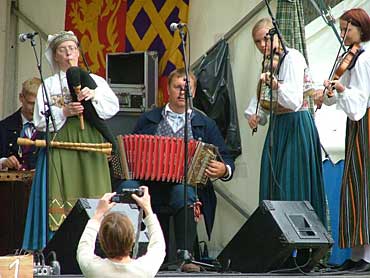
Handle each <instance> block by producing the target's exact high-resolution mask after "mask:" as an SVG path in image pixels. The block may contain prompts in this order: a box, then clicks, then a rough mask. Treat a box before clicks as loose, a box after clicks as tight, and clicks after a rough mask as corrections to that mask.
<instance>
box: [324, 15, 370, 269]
mask: <svg viewBox="0 0 370 278" xmlns="http://www.w3.org/2000/svg"><path fill="white" fill-rule="evenodd" d="M339 19H340V22H339V23H340V30H341V37H342V38H344V45H346V46H349V47H350V48H351V52H352V51H353V53H354V55H353V56H352V54H347V55H349V56H348V57H353V58H352V60H351V63H349V64H348V67H347V68H346V70H345V71H344V73H343V75H342V76H341V77H340V79H339V80H334V81H332V80H325V81H324V86H325V87H326V88H327V91H329V92H332V93H328V94H325V96H324V103H325V104H326V105H332V104H336V106H337V107H338V108H339V109H341V110H343V111H344V113H346V115H347V126H346V141H345V162H344V164H345V165H344V173H343V178H342V188H341V200H340V220H339V221H340V222H339V246H340V247H341V248H348V247H351V248H352V257H351V259H349V260H347V261H345V262H344V264H343V265H342V266H341V267H340V269H341V270H348V269H349V270H351V271H356V272H363V271H370V147H369V132H370V116H369V111H370V108H369V107H370V17H369V15H368V14H367V13H366V12H365V11H364V10H363V9H360V8H355V9H351V10H348V11H346V12H345V13H344V14H343V15H342V16H341V17H340V18H339ZM348 53H350V52H348ZM342 65H344V64H342ZM343 69H344V68H343ZM329 95H330V96H331V95H333V96H331V97H329Z"/></svg>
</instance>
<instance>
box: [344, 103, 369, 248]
mask: <svg viewBox="0 0 370 278" xmlns="http://www.w3.org/2000/svg"><path fill="white" fill-rule="evenodd" d="M369 111H370V108H368V110H367V112H366V114H365V116H364V117H363V118H362V119H361V120H360V121H351V120H350V119H347V129H346V154H345V161H344V173H343V179H342V189H341V200H340V220H339V232H340V234H339V246H340V247H341V248H348V247H354V246H361V245H365V244H370V235H369V232H370V231H369V229H370V223H369V221H370V218H369V214H370V206H369V204H370V194H369V190H370V178H369V177H370V142H369V137H370V134H369V131H370V128H369V125H370V119H369Z"/></svg>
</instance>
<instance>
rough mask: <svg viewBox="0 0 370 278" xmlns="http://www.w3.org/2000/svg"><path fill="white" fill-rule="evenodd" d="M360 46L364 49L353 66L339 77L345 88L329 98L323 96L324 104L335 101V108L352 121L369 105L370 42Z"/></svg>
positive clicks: (361, 115)
mask: <svg viewBox="0 0 370 278" xmlns="http://www.w3.org/2000/svg"><path fill="white" fill-rule="evenodd" d="M361 47H362V48H363V49H364V50H365V51H364V52H363V53H362V54H361V55H360V56H359V57H358V59H357V61H356V64H355V66H354V67H353V68H352V69H351V70H347V71H345V72H344V73H343V75H342V77H341V78H340V79H339V81H340V82H341V83H342V84H343V85H344V86H345V90H344V91H343V92H342V93H338V92H336V91H335V93H334V96H333V97H331V98H328V97H327V95H325V97H324V103H325V104H326V105H333V104H335V103H336V105H337V108H338V109H341V110H343V111H344V113H346V115H347V116H348V118H350V119H351V120H353V121H358V120H360V119H362V117H363V116H364V115H365V113H366V110H367V108H368V107H370V42H366V43H361Z"/></svg>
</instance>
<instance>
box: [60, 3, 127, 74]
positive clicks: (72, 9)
mask: <svg viewBox="0 0 370 278" xmlns="http://www.w3.org/2000/svg"><path fill="white" fill-rule="evenodd" d="M126 8H127V0H67V1H66V15H65V30H68V31H69V30H70V31H73V32H74V33H75V35H76V36H77V38H78V39H79V41H80V47H81V50H82V51H83V53H84V55H85V57H86V60H87V63H88V65H89V68H90V70H91V72H92V73H96V74H98V75H100V76H102V77H103V78H105V63H106V61H105V57H106V53H115V52H122V51H124V50H125V32H126V30H125V28H126ZM81 61H82V60H81ZM81 61H80V62H81Z"/></svg>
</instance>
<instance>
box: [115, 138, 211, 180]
mask: <svg viewBox="0 0 370 278" xmlns="http://www.w3.org/2000/svg"><path fill="white" fill-rule="evenodd" d="M117 141H118V149H119V157H118V158H117V157H115V158H113V159H112V165H113V175H114V176H115V177H117V178H120V179H126V180H131V179H136V180H150V181H162V182H176V183H180V182H183V177H184V162H185V157H184V156H185V144H184V140H183V138H177V137H166V136H156V135H142V134H132V135H119V136H117ZM217 154H218V149H217V147H215V146H214V145H212V144H206V143H204V142H201V141H197V140H193V139H192V140H189V142H188V157H187V159H188V171H187V173H188V175H187V183H188V184H190V185H193V186H196V185H204V184H206V183H207V180H208V177H207V176H206V175H205V169H206V168H207V165H208V162H209V161H210V160H213V159H216V158H217Z"/></svg>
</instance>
